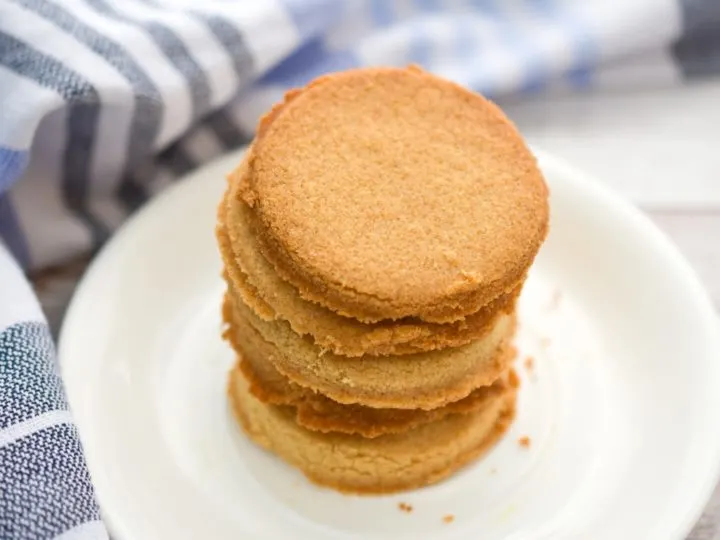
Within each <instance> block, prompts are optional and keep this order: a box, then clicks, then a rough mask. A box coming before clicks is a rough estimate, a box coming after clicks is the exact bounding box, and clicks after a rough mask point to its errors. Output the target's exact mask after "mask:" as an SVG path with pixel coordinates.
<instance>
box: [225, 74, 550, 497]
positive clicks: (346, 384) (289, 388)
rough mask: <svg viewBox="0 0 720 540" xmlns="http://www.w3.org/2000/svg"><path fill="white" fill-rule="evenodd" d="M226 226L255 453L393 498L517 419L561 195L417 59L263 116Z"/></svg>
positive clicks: (237, 385) (232, 318)
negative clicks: (524, 317)
mask: <svg viewBox="0 0 720 540" xmlns="http://www.w3.org/2000/svg"><path fill="white" fill-rule="evenodd" d="M218 217H219V220H218V221H219V222H218V227H217V237H218V241H219V246H220V251H221V254H222V258H223V262H224V270H225V279H226V281H227V292H226V295H225V301H224V306H223V315H224V319H225V322H226V323H227V324H226V330H225V336H226V338H227V339H228V341H229V342H230V343H231V345H232V347H233V348H234V350H235V351H236V353H237V357H238V362H237V365H236V367H235V368H234V369H233V370H232V372H231V373H230V383H229V396H230V401H231V404H232V407H233V410H234V412H235V416H236V417H237V419H238V421H239V423H240V425H241V426H242V427H243V429H244V431H245V432H246V433H247V435H248V436H249V437H250V438H251V439H252V440H254V441H255V442H256V443H257V444H259V445H260V446H262V447H264V448H266V449H268V450H270V451H271V452H274V453H275V454H277V455H278V456H280V457H281V458H282V459H284V460H285V461H287V462H289V463H290V464H292V465H294V466H295V467H297V468H299V469H300V470H302V471H303V472H304V473H305V474H306V476H308V477H309V478H310V479H311V480H313V481H315V482H317V483H319V484H323V485H327V486H331V487H334V488H336V489H339V490H342V491H349V492H357V493H379V492H391V491H398V490H405V489H410V488H415V487H419V486H424V485H428V484H431V483H433V482H436V481H439V480H441V479H443V478H445V477H447V476H448V475H450V474H451V473H453V472H454V471H456V470H458V469H459V468H460V467H462V466H463V465H464V464H466V463H468V462H469V461H471V460H473V459H474V458H476V457H477V456H479V455H481V454H482V452H483V451H484V450H485V449H487V448H488V447H489V446H490V445H491V444H492V443H493V442H495V441H496V440H497V439H498V437H499V436H500V435H501V434H502V433H503V432H504V431H505V430H506V428H507V426H508V425H509V423H510V422H511V419H512V417H513V413H514V405H515V397H516V392H517V380H516V378H515V376H514V374H513V372H512V367H511V365H512V361H513V356H514V353H513V348H512V339H513V334H514V331H515V327H516V315H515V305H516V301H517V298H518V295H519V294H520V291H521V288H522V285H523V282H524V280H525V277H526V275H527V272H528V269H529V267H530V266H531V264H532V262H533V260H534V258H535V255H536V253H537V251H538V249H539V248H540V245H541V244H542V242H543V240H544V238H545V236H546V233H547V227H548V204H547V189H546V186H545V183H544V181H543V179H542V176H541V174H540V172H539V170H538V168H537V166H536V163H535V160H534V158H533V156H532V155H531V153H530V152H529V150H528V149H527V147H526V145H525V144H524V142H523V140H522V138H521V137H520V135H519V134H518V132H517V131H516V130H515V128H514V127H513V126H512V124H511V123H510V122H509V121H508V120H507V118H506V117H505V116H504V115H503V114H502V112H501V111H500V110H499V109H498V108H497V107H496V106H494V105H493V104H492V103H490V102H488V101H487V100H485V99H484V98H482V97H481V96H479V95H476V94H473V93H471V92H469V91H467V90H465V89H463V88H461V87H459V86H457V85H455V84H453V83H450V82H448V81H445V80H442V79H439V78H437V77H435V76H432V75H430V74H428V73H426V72H423V71H421V70H419V69H417V68H414V67H411V68H408V69H380V68H375V69H362V70H353V71H348V72H343V73H338V74H334V75H331V76H326V77H322V78H320V79H317V80H316V81H315V82H313V83H312V84H310V85H308V86H307V87H306V88H303V89H301V90H296V91H293V92H290V93H288V94H287V95H286V97H285V99H284V101H283V102H282V103H280V104H278V105H276V106H275V107H274V108H273V109H272V110H271V111H270V112H269V114H268V115H266V116H265V117H264V118H263V119H262V121H261V122H260V125H259V127H258V131H257V135H256V138H255V140H254V141H253V144H252V146H251V147H250V149H249V150H248V152H247V154H246V156H245V158H244V160H243V162H242V163H241V164H240V165H239V167H238V168H237V170H235V171H234V172H233V173H231V174H230V176H229V183H228V189H227V191H226V193H225V196H224V199H223V201H222V203H221V204H220V207H219V213H218Z"/></svg>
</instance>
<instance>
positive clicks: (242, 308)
mask: <svg viewBox="0 0 720 540" xmlns="http://www.w3.org/2000/svg"><path fill="white" fill-rule="evenodd" d="M223 316H224V319H225V321H226V322H227V323H228V325H229V328H228V329H227V331H226V334H225V335H226V337H227V338H228V339H229V340H230V342H231V344H232V345H233V347H234V348H235V350H236V351H238V352H242V351H243V350H244V349H247V348H252V347H253V346H254V343H255V342H256V340H257V337H256V336H255V334H258V336H260V337H261V339H263V340H264V341H265V342H267V343H269V344H271V345H272V346H273V349H272V351H273V352H272V353H270V354H267V355H266V358H267V360H268V361H269V362H271V363H272V364H273V366H274V367H275V368H276V369H277V370H278V371H279V372H280V373H282V374H283V375H284V376H285V377H287V378H288V379H290V380H291V381H293V382H294V383H296V384H298V385H300V386H304V387H306V388H310V389H312V390H314V391H317V392H320V393H321V394H324V395H326V396H327V397H329V398H330V399H332V400H333V401H336V402H338V403H342V404H360V405H364V406H366V407H373V408H392V409H425V410H429V409H436V408H438V407H442V406H444V405H447V404H448V403H452V402H454V401H458V400H460V399H462V398H464V397H466V396H467V395H468V394H470V392H472V391H473V390H474V389H476V388H478V387H480V386H487V385H490V384H492V383H493V382H494V381H495V380H497V379H498V378H499V377H500V376H501V375H502V373H504V372H505V371H507V369H508V368H509V366H510V363H511V362H512V358H511V356H512V355H508V354H507V349H508V347H511V344H510V341H511V339H512V337H513V334H514V329H515V316H514V314H512V315H508V314H500V315H499V316H498V318H497V320H496V322H495V323H494V324H493V329H492V330H491V331H490V332H489V333H488V335H487V336H485V338H483V339H482V340H479V341H475V342H473V343H471V344H469V345H464V346H462V347H455V348H451V349H443V350H442V351H432V352H426V353H418V354H412V355H403V356H396V357H384V356H381V357H377V356H363V357H359V358H348V357H343V356H338V355H335V354H333V353H330V352H323V351H322V350H320V349H319V348H318V347H317V346H315V345H313V344H312V342H310V341H309V340H308V339H303V338H302V337H300V336H298V335H297V334H296V333H295V332H293V331H292V329H291V328H290V327H289V325H288V324H287V323H286V322H285V321H281V320H278V321H273V322H268V321H264V320H262V319H260V318H259V317H258V316H257V315H255V313H254V312H253V310H251V309H250V308H248V307H247V306H246V305H245V303H244V302H243V301H242V300H241V299H240V298H238V297H237V296H236V295H233V294H232V293H231V292H230V293H228V294H226V296H225V303H224V306H223ZM258 354H259V353H258Z"/></svg>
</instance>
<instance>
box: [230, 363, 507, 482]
mask: <svg viewBox="0 0 720 540" xmlns="http://www.w3.org/2000/svg"><path fill="white" fill-rule="evenodd" d="M229 397H230V402H231V405H232V407H233V411H234V412H235V415H236V418H237V419H238V421H239V423H240V425H241V426H242V428H243V429H244V431H245V433H247V435H248V436H249V437H250V438H251V439H252V440H253V441H255V443H257V444H258V445H260V446H262V447H263V448H265V449H267V450H269V451H271V452H273V453H275V454H276V455H278V456H279V457H281V458H282V459H283V460H285V461H286V462H288V463H290V464H291V465H293V466H295V467H297V468H298V469H300V470H301V471H302V472H303V473H304V474H305V476H307V477H308V478H309V479H310V480H311V481H313V482H315V483H317V484H321V485H324V486H329V487H333V488H335V489H338V490H340V491H345V492H352V493H366V494H370V493H388V492H394V491H402V490H407V489H413V488H417V487H422V486H427V485H430V484H433V483H436V482H439V481H440V480H443V479H444V478H446V477H447V476H449V475H451V474H452V473H453V472H455V471H457V470H458V469H460V468H461V467H463V466H464V465H466V464H467V463H469V462H470V461H472V460H473V459H475V458H477V457H478V456H480V455H481V454H482V453H483V452H485V451H486V450H487V449H489V448H490V447H491V446H492V444H493V443H495V441H497V439H498V438H499V437H500V436H501V435H502V434H503V433H504V432H505V431H506V430H507V427H508V426H509V424H510V422H511V421H512V417H513V415H514V410H515V389H514V388H513V387H512V386H511V385H507V386H506V388H505V391H504V392H502V393H500V394H498V395H496V396H494V397H493V399H491V400H490V401H489V402H488V403H487V404H486V406H485V407H483V408H481V409H478V410H476V411H474V412H472V413H469V414H452V415H448V416H446V417H445V418H443V419H441V420H438V421H436V422H432V423H429V424H424V425H422V426H419V427H417V428H415V429H411V430H409V431H405V432H402V433H397V434H388V435H382V436H380V437H376V438H374V439H368V438H365V437H362V436H359V435H347V434H342V433H319V432H316V431H310V430H307V429H305V428H303V427H301V426H299V425H298V424H297V423H295V420H294V418H295V414H294V412H293V411H292V408H291V407H278V406H275V405H267V404H265V403H262V402H261V401H259V400H258V399H256V398H255V397H254V396H253V395H252V394H251V393H250V392H249V390H248V384H247V382H246V380H245V377H243V376H242V374H241V373H240V371H239V370H233V371H232V372H231V376H230V385H229Z"/></svg>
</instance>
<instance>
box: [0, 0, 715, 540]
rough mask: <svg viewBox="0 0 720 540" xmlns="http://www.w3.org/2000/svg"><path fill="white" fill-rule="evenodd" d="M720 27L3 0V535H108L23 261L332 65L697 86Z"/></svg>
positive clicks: (416, 9) (454, 0)
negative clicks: (693, 82)
mask: <svg viewBox="0 0 720 540" xmlns="http://www.w3.org/2000/svg"><path fill="white" fill-rule="evenodd" d="M719 29H720V2H718V1H717V0H704V1H703V0H636V1H629V0H616V1H610V0H604V1H600V0H597V1H591V0H587V1H582V0H573V1H570V0H567V1H561V0H513V1H512V2H510V1H504V0H304V1H303V0H266V1H252V2H251V1H244V2H232V1H227V0H226V1H222V0H203V1H202V2H197V1H196V0H0V238H1V239H2V242H3V243H4V244H5V246H6V247H7V248H8V250H9V252H10V253H11V254H12V258H11V257H10V255H8V253H7V252H6V251H5V250H3V249H1V248H2V246H1V245H0V538H2V539H16V538H22V539H37V538H53V537H55V538H63V539H70V538H73V539H91V538H92V539H95V538H105V537H106V534H107V533H106V531H105V529H104V527H103V525H102V522H101V521H100V520H99V513H98V508H97V506H96V503H95V501H94V498H93V491H92V486H91V483H90V481H89V476H88V472H87V469H86V466H85V464H84V460H83V457H82V450H81V444H80V442H79V440H78V437H77V433H76V430H75V427H74V425H73V423H72V418H71V415H70V413H69V412H68V407H67V403H66V400H65V396H64V394H63V391H62V384H61V381H60V378H59V376H58V370H57V366H56V361H55V356H54V348H53V343H52V339H51V336H50V333H49V331H48V327H47V325H46V323H45V321H44V319H43V316H42V313H41V312H40V309H39V307H38V303H37V300H36V299H35V297H34V295H33V292H32V290H31V288H30V287H29V286H28V284H27V282H26V281H25V279H24V277H23V273H22V271H21V269H20V267H22V268H23V269H25V270H34V269H38V268H43V267H46V266H48V265H53V264H58V263H62V262H63V261H67V260H69V259H71V258H73V257H76V256H78V255H79V254H83V253H88V252H94V251H96V250H97V249H98V248H99V247H100V246H101V245H102V244H103V243H104V242H105V241H106V240H107V239H108V237H109V236H110V235H111V234H112V232H113V230H115V229H116V228H117V227H118V225H120V224H121V223H122V222H123V220H125V218H127V216H128V215H130V214H131V213H132V212H133V211H134V210H135V209H136V208H138V207H139V206H140V205H142V204H143V203H144V202H145V201H147V200H148V199H149V198H151V197H152V196H153V195H155V194H156V193H158V192H160V191H162V189H163V188H164V187H166V186H168V185H170V184H172V183H173V182H174V181H175V179H176V178H178V177H179V176H181V175H183V174H184V173H186V172H187V171H189V170H191V169H193V168H195V167H197V166H199V165H200V164H202V163H204V162H206V161H207V160H209V159H211V158H213V157H215V156H217V155H219V154H221V153H223V152H225V151H227V150H228V149H231V148H234V147H237V146H238V145H240V144H242V143H243V142H246V141H247V140H248V139H249V137H251V136H252V133H253V130H254V128H255V124H256V122H257V120H258V118H259V116H260V115H262V114H263V113H264V112H265V111H266V110H267V109H268V108H269V106H270V105H271V104H272V103H274V102H275V101H277V100H278V99H280V98H281V96H282V94H283V93H284V92H285V91H286V90H288V89H290V88H292V87H296V86H299V85H303V84H305V83H306V82H308V81H309V80H310V79H312V78H314V77H316V76H318V75H320V74H322V73H326V72H329V71H334V70H340V69H347V68H353V67H357V66H365V65H397V66H403V65H407V64H410V63H413V64H418V65H420V66H422V67H424V68H426V69H428V70H430V71H432V72H435V73H437V74H439V75H441V76H443V77H447V78H450V79H452V80H455V81H456V82H458V83H460V84H462V85H465V86H468V87H470V88H472V89H474V90H477V91H480V92H482V93H484V94H485V95H487V96H488V97H490V98H493V99H500V100H502V99H504V98H505V96H519V97H522V96H525V95H528V94H537V93H541V92H573V91H575V92H577V91H590V90H593V91H596V90H598V89H601V90H605V91H614V90H616V89H622V88H636V87H639V86H650V87H658V86H662V85H672V84H687V83H688V81H690V80H691V79H693V78H697V77H704V76H709V75H713V74H715V73H717V72H720V38H719V36H720V33H719V32H718V30H719ZM13 259H14V261H16V262H17V264H16V262H14V261H13Z"/></svg>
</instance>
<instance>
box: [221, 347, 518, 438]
mask: <svg viewBox="0 0 720 540" xmlns="http://www.w3.org/2000/svg"><path fill="white" fill-rule="evenodd" d="M268 345H269V344H268ZM270 354H272V346H268V347H266V348H264V350H263V349H257V348H247V352H246V350H245V349H243V351H242V352H241V358H242V361H240V362H238V365H237V366H236V368H235V369H238V370H240V371H241V372H242V374H243V375H244V376H245V378H246V379H247V381H248V383H249V385H250V392H251V393H252V395H253V396H254V397H255V398H257V399H259V400H260V401H262V402H263V403H269V404H271V405H288V406H291V407H292V408H293V410H294V411H295V422H297V424H298V425H300V426H302V427H304V428H306V429H309V430H311V431H321V432H324V433H327V432H337V433H348V434H359V435H362V436H363V437H369V438H374V437H378V436H380V435H384V434H386V433H400V432H403V431H407V430H409V429H412V428H415V427H417V426H421V425H423V424H427V423H430V422H434V421H437V420H440V419H442V418H445V417H446V416H448V415H450V414H468V413H471V412H474V411H477V410H478V409H481V408H483V407H485V406H487V405H488V403H490V402H491V401H492V400H493V399H494V398H495V397H496V396H497V395H498V394H500V393H503V392H505V389H506V386H507V385H508V384H513V383H515V382H516V381H517V377H516V376H515V375H514V373H510V372H508V373H507V374H506V375H504V376H502V377H500V378H499V379H498V380H497V381H495V382H494V383H493V384H491V385H489V386H481V387H480V388H476V389H475V390H473V391H472V392H471V393H470V394H469V395H468V396H466V397H465V398H463V399H461V400H459V401H455V402H453V403H449V404H447V405H446V406H444V407H440V408H437V409H431V410H429V411H424V410H422V409H375V408H372V407H364V406H362V405H342V404H340V403H337V402H336V401H333V400H331V399H330V398H328V397H326V396H324V395H322V394H319V393H317V392H313V391H312V390H310V389H308V388H304V387H302V386H300V385H297V384H295V383H293V382H292V381H290V380H288V379H287V378H286V377H284V376H283V375H282V374H281V373H280V372H279V371H277V370H276V369H275V368H274V367H273V365H272V363H271V362H269V361H268V360H267V357H266V355H270ZM507 354H511V355H514V351H511V350H509V351H508V352H507Z"/></svg>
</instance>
